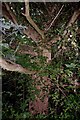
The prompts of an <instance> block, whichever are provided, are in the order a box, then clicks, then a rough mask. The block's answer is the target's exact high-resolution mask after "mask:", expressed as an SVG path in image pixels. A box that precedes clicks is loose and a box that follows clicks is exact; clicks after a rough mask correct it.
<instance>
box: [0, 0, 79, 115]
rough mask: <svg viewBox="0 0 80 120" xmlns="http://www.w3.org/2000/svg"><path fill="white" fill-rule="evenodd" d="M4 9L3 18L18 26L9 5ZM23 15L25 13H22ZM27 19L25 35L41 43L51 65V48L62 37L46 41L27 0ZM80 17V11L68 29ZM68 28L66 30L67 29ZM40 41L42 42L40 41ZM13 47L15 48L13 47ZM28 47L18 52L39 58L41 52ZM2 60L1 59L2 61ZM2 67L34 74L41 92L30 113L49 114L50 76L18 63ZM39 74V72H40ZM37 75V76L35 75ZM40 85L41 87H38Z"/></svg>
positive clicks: (3, 63) (74, 15) (33, 102)
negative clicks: (41, 74) (30, 11)
mask: <svg viewBox="0 0 80 120" xmlns="http://www.w3.org/2000/svg"><path fill="white" fill-rule="evenodd" d="M2 7H3V16H4V17H5V18H7V19H8V20H11V21H12V22H13V23H15V24H16V25H17V24H18V22H17V19H16V16H15V14H14V13H13V12H12V11H11V9H10V7H9V5H8V4H7V3H4V4H3V5H2ZM63 7H64V5H63V6H61V8H60V10H59V12H58V13H57V15H56V16H55V17H54V19H53V20H52V22H51V23H50V25H49V27H48V28H47V30H46V31H45V32H48V30H49V29H50V28H51V27H52V25H53V24H54V22H55V21H56V19H57V18H58V16H59V14H60V12H61V10H62V9H63ZM22 14H23V13H22ZM23 15H24V16H25V17H26V19H27V20H28V22H29V24H30V25H31V26H32V27H33V28H32V27H31V26H29V27H28V29H26V30H25V29H24V30H23V34H25V35H27V36H28V37H30V38H31V39H32V40H33V41H35V42H36V43H38V42H41V46H38V49H39V50H40V51H41V53H40V55H42V56H45V57H46V58H47V59H46V64H49V63H50V62H51V46H52V44H53V43H54V42H56V41H57V40H61V36H59V35H57V36H56V37H55V39H52V40H50V41H46V38H45V36H44V32H43V31H42V30H40V29H39V27H38V26H37V25H36V24H35V22H34V21H33V20H32V18H31V17H30V14H29V1H28V0H25V14H23ZM79 15H80V10H77V11H74V13H73V16H72V17H71V19H70V21H69V22H68V25H67V27H69V26H71V25H72V24H73V23H74V22H75V21H76V19H77V17H78V16H79ZM67 27H66V28H67ZM66 28H65V30H64V34H63V35H67V32H66ZM39 40H40V41H39ZM12 47H13V46H12ZM26 47H27V46H21V48H20V50H18V51H17V52H19V53H21V54H30V55H32V56H39V52H34V51H33V48H31V47H29V46H28V49H25V48H26ZM0 60H1V59H0ZM0 64H1V67H2V68H4V69H6V70H9V71H17V72H20V73H26V74H29V73H30V74H32V79H33V80H34V82H33V86H35V87H36V90H37V91H40V93H39V94H35V92H34V91H32V92H33V93H34V96H35V99H34V101H32V100H31V101H30V102H29V111H30V112H31V113H32V114H33V115H35V114H48V103H49V102H48V100H49V91H50V88H51V80H50V78H49V76H44V77H40V76H38V74H37V73H36V72H35V71H34V72H33V71H32V72H31V71H29V70H28V71H27V69H25V68H23V67H22V66H19V65H18V64H16V63H11V64H10V63H9V61H8V62H7V61H5V60H4V59H3V62H2V63H1V61H0ZM38 72H39V71H38ZM34 74H35V75H34ZM38 83H39V85H38Z"/></svg>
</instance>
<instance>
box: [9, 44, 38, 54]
mask: <svg viewBox="0 0 80 120" xmlns="http://www.w3.org/2000/svg"><path fill="white" fill-rule="evenodd" d="M10 47H11V48H12V49H15V48H17V47H18V49H17V50H16V51H15V52H17V53H20V54H29V55H32V56H38V53H37V52H35V51H34V48H35V47H32V46H29V45H24V44H22V45H20V44H18V45H17V46H16V44H11V45H10Z"/></svg>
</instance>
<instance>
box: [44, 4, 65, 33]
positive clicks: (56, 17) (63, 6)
mask: <svg viewBox="0 0 80 120" xmlns="http://www.w3.org/2000/svg"><path fill="white" fill-rule="evenodd" d="M63 7H64V5H62V7H61V9H60V10H59V12H58V13H57V15H56V16H55V18H54V19H53V20H52V22H51V24H50V26H49V27H48V28H47V29H46V31H48V30H49V29H50V28H51V26H52V25H53V23H54V22H55V20H56V19H57V18H58V16H59V14H60V12H61V11H62V9H63Z"/></svg>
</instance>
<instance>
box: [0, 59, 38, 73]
mask: <svg viewBox="0 0 80 120" xmlns="http://www.w3.org/2000/svg"><path fill="white" fill-rule="evenodd" d="M0 66H1V68H3V69H4V70H7V71H15V72H19V73H24V74H35V73H36V72H35V71H30V70H28V69H26V68H23V67H22V66H21V65H19V64H16V63H14V62H12V61H10V60H5V59H3V58H1V57H0Z"/></svg>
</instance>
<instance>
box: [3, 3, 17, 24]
mask: <svg viewBox="0 0 80 120" xmlns="http://www.w3.org/2000/svg"><path fill="white" fill-rule="evenodd" d="M4 4H5V6H6V9H7V11H8V12H9V14H10V16H11V18H12V20H13V22H14V23H15V24H17V20H16V17H15V15H14V14H12V11H11V9H10V7H9V5H8V4H7V3H4Z"/></svg>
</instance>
